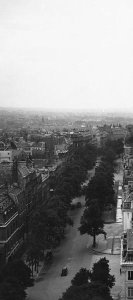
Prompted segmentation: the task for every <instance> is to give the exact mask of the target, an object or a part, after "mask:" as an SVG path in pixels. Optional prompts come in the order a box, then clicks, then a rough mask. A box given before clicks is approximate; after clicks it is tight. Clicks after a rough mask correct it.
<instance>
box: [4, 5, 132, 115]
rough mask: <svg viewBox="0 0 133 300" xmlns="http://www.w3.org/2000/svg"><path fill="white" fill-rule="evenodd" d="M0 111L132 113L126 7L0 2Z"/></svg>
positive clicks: (128, 11) (128, 7)
mask: <svg viewBox="0 0 133 300" xmlns="http://www.w3.org/2000/svg"><path fill="white" fill-rule="evenodd" d="M0 106H6V107H8V106H9V107H16V106H17V107H44V108H48V109H49V108H51V109H54V110H55V109H61V110H62V109H64V108H65V109H85V110H91V109H100V110H109V109H110V110H114V109H115V110H120V109H121V110H128V111H131V110H132V111H133V0H0Z"/></svg>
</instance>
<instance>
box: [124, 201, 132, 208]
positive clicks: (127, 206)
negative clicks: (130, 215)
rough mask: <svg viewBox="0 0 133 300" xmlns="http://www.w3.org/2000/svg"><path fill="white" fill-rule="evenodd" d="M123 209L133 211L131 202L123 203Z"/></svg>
mask: <svg viewBox="0 0 133 300" xmlns="http://www.w3.org/2000/svg"><path fill="white" fill-rule="evenodd" d="M122 209H131V202H130V201H128V202H127V201H125V202H123V204H122Z"/></svg>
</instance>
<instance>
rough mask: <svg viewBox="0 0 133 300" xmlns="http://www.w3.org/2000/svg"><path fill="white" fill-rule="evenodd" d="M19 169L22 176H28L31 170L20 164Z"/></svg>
mask: <svg viewBox="0 0 133 300" xmlns="http://www.w3.org/2000/svg"><path fill="white" fill-rule="evenodd" d="M18 170H19V172H20V173H21V175H22V177H27V176H28V175H29V174H30V172H29V170H28V168H27V167H26V166H25V165H18Z"/></svg>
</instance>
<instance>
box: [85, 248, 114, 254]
mask: <svg viewBox="0 0 133 300" xmlns="http://www.w3.org/2000/svg"><path fill="white" fill-rule="evenodd" d="M88 250H89V251H90V252H94V253H99V254H107V255H120V253H109V252H106V251H105V250H103V251H102V250H101V251H100V250H99V251H98V250H95V249H94V248H90V249H88Z"/></svg>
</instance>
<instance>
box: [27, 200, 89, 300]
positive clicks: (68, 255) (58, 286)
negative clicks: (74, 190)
mask: <svg viewBox="0 0 133 300" xmlns="http://www.w3.org/2000/svg"><path fill="white" fill-rule="evenodd" d="M78 200H80V201H81V202H82V204H84V196H82V197H81V198H80V199H78ZM83 210H84V207H82V208H81V209H76V210H75V211H72V213H71V214H72V215H73V220H74V226H73V227H70V226H69V227H68V228H67V230H66V238H65V240H63V241H62V243H61V245H60V246H59V248H57V249H56V250H55V254H54V261H53V264H52V265H51V267H50V268H49V270H48V272H47V273H46V274H42V278H40V281H39V282H36V283H35V286H34V287H31V288H29V289H28V300H57V299H59V297H60V296H61V295H62V292H65V290H66V288H67V287H69V285H70V282H71V279H72V278H73V277H74V275H75V273H77V271H78V270H79V269H80V268H81V267H86V268H89V267H90V264H91V259H92V255H90V253H89V252H88V249H87V245H88V241H89V243H90V245H91V244H92V238H91V237H90V236H87V235H83V236H81V235H80V233H79V231H78V230H77V228H78V226H79V223H80V217H81V215H82V214H83ZM64 266H67V267H68V275H67V276H66V277H61V270H62V268H63V267H64Z"/></svg>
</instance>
